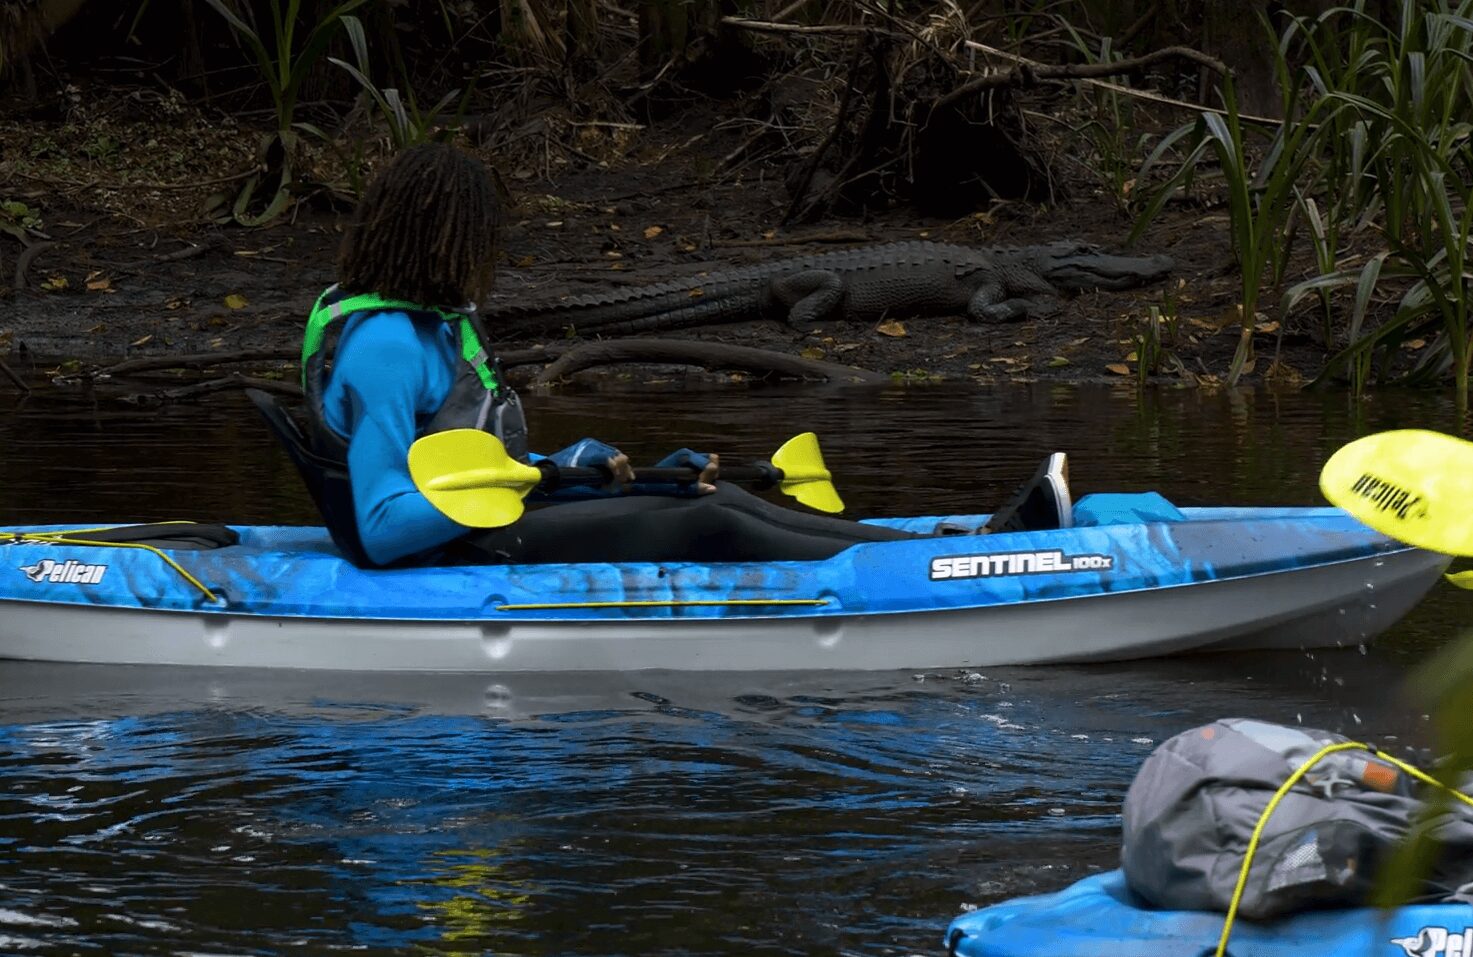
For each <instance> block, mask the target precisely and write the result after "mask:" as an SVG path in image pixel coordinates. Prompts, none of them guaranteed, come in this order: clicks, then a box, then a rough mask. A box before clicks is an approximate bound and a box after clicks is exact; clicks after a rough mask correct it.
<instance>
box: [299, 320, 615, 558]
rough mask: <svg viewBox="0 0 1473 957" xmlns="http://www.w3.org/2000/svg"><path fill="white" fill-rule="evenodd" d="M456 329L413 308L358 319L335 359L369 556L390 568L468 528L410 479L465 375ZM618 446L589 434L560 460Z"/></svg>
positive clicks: (334, 380)
mask: <svg viewBox="0 0 1473 957" xmlns="http://www.w3.org/2000/svg"><path fill="white" fill-rule="evenodd" d="M457 362H458V355H457V350H456V340H455V333H454V331H453V330H452V329H451V328H450V326H449V325H448V324H446V323H443V322H427V321H423V320H420V321H416V320H415V319H413V318H411V317H410V316H409V314H408V313H404V312H374V313H363V314H360V315H356V316H353V317H352V318H351V319H349V320H348V323H347V325H346V326H345V327H344V328H343V332H342V336H341V337H340V338H339V340H338V345H337V349H336V351H335V353H334V355H333V364H332V374H331V375H330V376H329V378H328V382H327V391H326V395H325V396H324V399H325V401H324V412H325V413H326V418H327V425H328V427H329V428H331V429H332V430H333V431H335V432H337V433H338V434H339V435H341V436H343V437H344V438H345V439H347V441H348V474H349V477H350V479H351V481H352V485H353V507H354V510H355V512H356V514H357V521H358V534H359V537H360V538H361V539H362V541H363V549H364V551H366V552H367V553H368V557H369V558H371V559H372V560H373V561H374V562H376V563H378V564H388V563H389V562H393V561H396V560H398V559H400V558H404V557H406V556H409V555H414V554H417V553H419V552H423V551H426V550H428V549H432V548H437V547H439V546H441V545H445V544H447V543H449V542H450V541H453V540H454V539H456V538H459V537H460V536H461V535H464V534H465V533H466V532H467V531H468V529H467V528H466V527H465V526H463V525H460V524H458V523H456V522H453V521H451V520H450V519H449V518H446V517H445V515H443V514H442V513H441V512H440V511H439V510H438V509H436V508H435V507H434V506H433V505H431V504H430V503H429V501H428V500H427V499H426V498H425V497H424V496H423V495H421V494H420V492H419V491H418V490H417V489H416V488H415V487H414V480H413V479H411V478H410V477H409V462H408V458H409V446H410V445H412V444H413V442H414V440H415V438H417V437H418V435H419V432H420V430H421V429H422V428H424V426H425V425H426V424H428V422H429V421H430V419H431V418H432V417H433V416H434V414H435V413H436V412H437V411H438V410H439V408H440V406H441V405H443V404H444V403H445V399H446V397H447V396H448V395H449V394H450V386H451V383H452V382H453V381H454V378H455V374H456V371H457V368H458V366H457ZM614 454H616V450H615V449H613V448H612V447H611V446H608V445H605V444H604V443H602V442H598V441H596V440H594V439H584V440H582V441H580V442H577V443H574V444H573V445H571V446H569V447H568V448H566V449H564V450H562V451H561V452H558V453H556V454H554V455H553V456H551V458H552V459H553V461H555V462H557V463H558V464H559V465H565V466H584V465H597V464H600V463H602V462H604V461H606V460H607V459H608V457H609V456H611V455H614Z"/></svg>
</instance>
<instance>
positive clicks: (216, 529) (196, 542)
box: [61, 522, 240, 551]
mask: <svg viewBox="0 0 1473 957" xmlns="http://www.w3.org/2000/svg"><path fill="white" fill-rule="evenodd" d="M61 534H62V535H63V536H72V537H74V538H76V539H77V540H79V541H84V542H103V543H107V544H119V545H152V546H153V547H154V548H168V549H179V550H184V551H208V550H209V549H212V548H227V547H229V546H231V545H237V544H239V543H240V534H239V533H238V532H236V530H235V529H233V528H231V527H229V526H228V525H218V524H214V523H205V522H155V523H153V524H148V525H118V526H116V527H114V528H98V529H90V530H86V529H84V530H82V531H77V532H62V533H61Z"/></svg>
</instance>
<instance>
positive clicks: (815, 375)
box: [532, 339, 890, 385]
mask: <svg viewBox="0 0 1473 957" xmlns="http://www.w3.org/2000/svg"><path fill="white" fill-rule="evenodd" d="M619 363H651V364H659V365H691V366H699V367H701V368H703V369H712V370H716V369H719V370H725V371H739V372H750V373H755V374H757V375H759V376H763V377H767V376H776V377H786V378H792V379H817V380H820V381H827V382H868V383H878V382H889V381H890V377H889V376H887V375H883V374H881V373H879V372H872V371H870V370H868V369H856V368H854V367H852V366H845V365H839V364H838V363H836V362H823V361H821V360H818V359H804V358H802V357H800V356H791V355H788V354H787V353H784V352H774V351H772V350H771V349H757V348H753V347H751V346H735V345H730V344H728V343H724V342H697V341H692V340H687V339H609V340H603V341H598V342H588V343H584V344H583V345H580V346H575V347H573V348H572V349H569V350H568V351H566V352H564V353H563V354H562V355H561V356H559V357H558V359H557V361H556V362H553V363H552V364H551V365H549V366H548V367H547V368H545V369H543V370H542V372H541V373H540V374H539V375H538V376H537V377H536V378H535V379H533V380H532V384H533V385H548V384H550V383H553V382H556V381H558V380H559V379H564V378H567V377H568V376H571V375H572V374H573V373H575V372H578V371H580V370H582V369H588V368H592V367H594V366H601V365H615V364H619Z"/></svg>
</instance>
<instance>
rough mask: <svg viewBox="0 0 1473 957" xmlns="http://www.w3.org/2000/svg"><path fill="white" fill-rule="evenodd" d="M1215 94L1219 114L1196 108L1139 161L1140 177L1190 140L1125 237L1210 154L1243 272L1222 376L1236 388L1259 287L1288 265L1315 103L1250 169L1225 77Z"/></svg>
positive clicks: (1272, 282)
mask: <svg viewBox="0 0 1473 957" xmlns="http://www.w3.org/2000/svg"><path fill="white" fill-rule="evenodd" d="M1222 94H1223V101H1224V103H1225V106H1226V110H1225V115H1224V114H1220V113H1215V112H1214V113H1202V114H1201V115H1200V116H1199V117H1198V118H1197V120H1196V121H1195V122H1194V123H1192V124H1189V125H1187V126H1183V127H1181V128H1179V129H1177V130H1175V131H1174V132H1172V133H1171V134H1169V135H1168V136H1166V137H1165V138H1164V139H1163V140H1162V141H1161V143H1160V144H1159V145H1158V146H1157V147H1156V149H1155V151H1154V152H1152V154H1151V155H1150V156H1149V157H1148V158H1147V159H1146V162H1145V164H1144V165H1143V166H1142V167H1141V172H1140V176H1141V178H1144V177H1145V176H1146V174H1147V173H1149V172H1150V170H1151V168H1152V167H1153V166H1154V165H1155V164H1156V163H1158V162H1160V161H1162V159H1163V158H1164V157H1165V156H1167V155H1168V153H1169V152H1170V150H1171V149H1172V148H1173V147H1174V146H1175V144H1176V143H1177V142H1179V141H1181V140H1183V139H1186V140H1188V142H1189V143H1190V148H1189V149H1188V152H1187V155H1186V158H1185V159H1184V160H1182V162H1181V164H1180V166H1179V167H1178V168H1177V170H1176V172H1175V173H1174V174H1173V175H1172V176H1171V177H1170V178H1169V179H1168V180H1167V181H1166V183H1165V184H1164V185H1163V186H1162V187H1161V188H1160V189H1159V190H1158V191H1157V192H1156V193H1155V195H1154V196H1153V197H1152V198H1151V199H1150V201H1149V202H1147V204H1146V207H1145V210H1144V211H1143V212H1142V214H1141V216H1140V218H1139V219H1138V220H1137V222H1136V226H1135V229H1134V230H1133V231H1132V233H1131V239H1132V241H1133V240H1135V239H1136V238H1138V237H1139V236H1140V234H1141V233H1142V232H1143V231H1144V230H1145V227H1146V225H1147V224H1148V223H1149V222H1150V220H1151V219H1153V218H1154V217H1155V216H1156V215H1157V214H1158V213H1159V212H1160V211H1161V208H1162V207H1163V206H1164V205H1165V204H1166V201H1167V200H1168V199H1169V198H1170V196H1171V194H1172V193H1174V192H1175V191H1176V190H1177V189H1180V188H1184V187H1186V186H1188V185H1189V184H1190V183H1191V181H1192V179H1193V177H1194V176H1195V175H1196V171H1197V166H1198V163H1199V162H1200V160H1201V159H1202V157H1203V156H1205V155H1206V154H1208V153H1211V154H1212V155H1213V156H1214V157H1215V158H1216V160H1217V164H1218V166H1219V168H1220V169H1221V170H1222V176H1223V179H1224V180H1225V182H1226V186H1227V195H1228V222H1229V235H1230V236H1231V239H1232V246H1233V255H1234V257H1235V258H1236V259H1237V261H1238V266H1239V270H1240V273H1241V276H1242V281H1241V284H1240V286H1239V300H1238V307H1237V308H1238V317H1239V321H1240V323H1241V326H1242V329H1241V332H1240V334H1239V338H1238V349H1237V352H1236V353H1235V354H1234V356H1233V363H1232V366H1231V368H1230V369H1229V371H1228V377H1227V384H1228V385H1235V384H1237V382H1238V379H1239V378H1240V377H1241V376H1242V374H1243V370H1244V368H1245V367H1246V366H1247V364H1248V361H1249V360H1250V359H1252V357H1253V327H1254V324H1255V323H1256V321H1257V320H1256V316H1257V311H1258V302H1259V298H1260V296H1261V295H1262V294H1263V293H1264V292H1265V291H1267V290H1270V289H1274V288H1276V287H1278V286H1279V284H1280V283H1281V282H1282V281H1283V278H1284V270H1285V268H1286V267H1287V266H1288V262H1289V252H1290V249H1291V248H1292V241H1291V240H1292V231H1291V223H1292V218H1293V215H1294V211H1295V208H1296V205H1297V203H1298V198H1299V193H1298V192H1297V191H1296V184H1297V183H1298V181H1299V179H1300V176H1301V174H1302V173H1303V171H1304V169H1305V167H1306V165H1307V164H1308V163H1309V162H1310V161H1311V159H1312V157H1313V146H1314V139H1315V131H1316V130H1317V127H1316V125H1315V123H1314V122H1313V118H1314V116H1315V115H1316V113H1317V112H1318V109H1319V105H1318V104H1316V105H1315V107H1314V108H1312V109H1311V111H1310V114H1309V118H1308V119H1307V120H1306V121H1305V122H1300V123H1284V124H1280V125H1279V126H1278V127H1277V128H1276V129H1275V130H1274V131H1273V132H1272V134H1271V135H1270V137H1269V138H1268V141H1267V142H1266V143H1264V144H1263V146H1262V149H1261V150H1259V151H1256V155H1257V156H1258V161H1257V169H1254V168H1253V162H1252V157H1253V155H1254V152H1250V149H1249V147H1248V143H1247V139H1248V135H1249V134H1248V130H1247V128H1246V127H1245V126H1244V124H1243V123H1242V120H1241V117H1240V116H1239V113H1238V104H1237V98H1236V96H1235V95H1234V92H1233V86H1232V83H1231V82H1230V81H1229V82H1227V83H1225V84H1224V85H1223V90H1222Z"/></svg>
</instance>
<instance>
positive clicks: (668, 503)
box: [302, 144, 1070, 565]
mask: <svg viewBox="0 0 1473 957" xmlns="http://www.w3.org/2000/svg"><path fill="white" fill-rule="evenodd" d="M499 215H500V210H499V202H498V199H497V194H496V190H495V187H494V183H493V181H492V178H491V175H490V173H489V172H488V170H487V169H486V167H485V166H484V165H483V164H482V163H481V162H480V161H479V160H477V159H476V158H474V157H472V156H470V155H469V154H467V153H464V152H462V151H461V150H458V149H456V148H454V147H450V146H446V145H443V144H426V145H422V146H416V147H413V148H411V149H408V150H406V151H404V152H403V153H401V154H399V155H398V156H397V157H396V158H395V159H394V160H393V161H392V162H391V163H390V164H389V165H388V167H387V168H385V170H384V171H383V172H382V173H381V174H380V175H379V176H378V177H377V178H376V179H375V180H374V181H373V183H372V184H371V185H370V186H369V188H368V190H367V191H366V193H365V194H364V196H363V199H362V201H361V202H360V203H359V205H358V208H357V210H356V212H355V215H354V218H353V221H352V223H351V225H350V226H349V227H348V229H347V232H346V234H345V235H344V237H343V241H342V245H341V248H340V250H339V255H338V262H337V272H338V283H337V284H336V285H335V286H333V287H331V288H329V289H328V290H327V291H326V292H324V293H323V294H322V296H321V297H320V298H319V299H318V301H317V304H316V305H315V307H314V308H313V311H312V315H311V318H310V319H309V320H308V325H307V331H306V335H305V338H304V342H303V351H302V370H303V388H304V391H305V394H306V400H307V412H308V420H309V426H310V432H311V435H312V436H313V443H312V444H313V446H314V449H313V451H314V453H315V454H316V455H317V456H318V457H319V459H321V460H323V461H328V462H337V463H340V464H341V466H342V467H344V468H345V469H346V473H347V476H348V481H347V483H346V485H347V486H348V488H347V490H342V491H339V492H336V493H333V492H330V493H329V494H330V495H332V494H336V495H339V496H342V495H350V497H351V502H335V503H333V502H330V503H327V504H328V505H335V506H336V507H324V508H323V511H324V515H325V517H327V518H328V521H329V524H330V525H331V524H332V521H333V516H334V515H337V516H342V515H350V516H352V521H353V522H354V524H355V525H356V527H355V528H354V529H351V530H349V531H351V532H352V533H353V534H351V535H349V536H348V537H349V538H351V539H356V540H357V541H358V542H361V546H362V547H361V551H362V553H363V554H362V556H360V558H362V559H366V561H367V563H369V564H372V565H389V564H395V563H423V564H434V563H513V564H538V563H548V562H580V561H583V562H587V561H616V562H638V561H650V562H670V561H692V562H729V561H800V560H812V559H822V558H827V557H829V556H831V555H833V554H835V553H837V552H839V551H841V550H843V549H845V548H848V547H850V546H851V545H855V544H859V543H862V542H877V541H894V540H897V539H905V538H915V537H924V536H918V535H915V534H913V533H910V532H903V531H899V530H896V529H891V528H885V527H879V526H873V525H865V524H861V523H857V522H850V521H846V520H844V519H839V518H833V517H830V516H826V515H815V514H809V513H805V512H798V511H796V510H793V509H788V508H783V507H781V506H777V505H774V504H771V503H769V502H767V501H765V500H763V499H761V498H758V497H757V496H755V495H752V494H751V493H749V492H747V491H745V490H743V489H741V488H738V487H736V486H734V485H732V484H729V483H718V481H717V479H718V476H719V469H718V460H717V456H715V455H703V454H700V453H696V452H693V451H691V450H689V449H682V450H680V451H679V452H676V453H674V454H673V455H671V456H670V457H668V458H667V459H666V460H665V461H663V462H661V463H659V464H660V465H662V466H689V467H690V468H691V469H692V470H693V471H698V472H699V473H700V478H699V481H698V482H695V483H687V484H684V485H682V486H671V487H669V488H668V490H656V491H668V494H626V492H627V491H628V488H629V483H630V481H631V480H632V478H633V472H632V470H631V469H630V467H629V461H628V459H627V457H625V456H624V455H623V454H622V453H620V452H619V451H618V450H617V449H615V448H613V447H612V446H610V445H607V444H605V443H603V442H600V441H598V440H596V439H592V438H588V439H583V440H582V441H580V442H577V443H574V444H573V445H572V446H569V447H568V448H566V449H563V450H562V451H560V452H557V453H555V454H554V455H552V456H551V458H552V460H553V461H554V462H555V463H557V464H558V465H559V466H564V467H586V466H595V467H599V468H602V469H604V470H605V471H606V472H607V473H608V475H609V477H610V483H609V485H608V486H606V487H605V488H604V489H602V490H600V491H599V492H598V493H596V494H598V495H600V496H601V497H595V498H589V497H588V495H589V493H588V492H587V491H586V490H584V491H582V492H574V493H570V494H569V495H563V494H562V493H554V494H553V495H552V496H550V498H551V499H554V500H557V499H562V498H569V497H573V496H578V497H580V499H581V500H578V501H552V502H548V503H547V504H544V505H543V506H542V507H540V508H534V509H530V510H529V511H528V512H527V513H526V514H525V515H523V516H522V518H520V519H519V520H518V521H517V522H516V523H515V524H513V525H511V526H508V527H506V528H499V529H491V530H483V529H471V528H467V527H465V526H462V525H459V524H457V523H456V522H454V521H452V520H451V519H449V518H447V517H446V516H445V515H443V514H441V513H440V512H439V511H438V510H437V509H436V508H435V507H434V506H433V505H431V504H430V502H429V501H428V500H427V499H426V498H425V497H424V495H422V494H421V493H420V492H419V491H418V490H417V489H416V488H415V485H414V482H413V480H412V479H411V478H410V474H409V467H408V461H407V459H408V453H409V447H410V445H411V444H413V442H414V441H415V439H417V438H419V437H421V436H423V435H427V434H429V433H432V432H440V431H444V430H448V429H457V428H474V429H484V430H486V431H489V432H491V433H493V434H495V435H496V436H497V437H498V438H500V439H501V440H502V442H503V443H504V444H505V445H506V448H507V451H508V453H509V454H510V455H512V456H513V457H514V458H518V459H522V460H524V461H528V460H535V459H536V458H538V456H536V455H534V454H533V453H532V452H531V451H530V449H529V447H528V444H527V430H526V424H525V420H524V418H523V415H522V408H521V403H520V400H519V399H518V398H517V395H516V393H515V392H513V391H512V390H511V389H510V388H509V387H508V386H507V384H506V383H505V381H504V379H503V377H502V375H501V371H500V368H499V366H498V364H497V363H496V362H495V360H494V359H493V358H492V357H491V355H490V353H489V351H488V343H489V340H488V337H487V335H486V331H485V329H484V328H483V325H482V323H481V320H480V318H479V316H478V315H477V313H476V303H478V302H480V301H481V300H482V299H483V298H484V297H485V296H486V295H487V294H488V293H489V291H490V289H491V285H492V281H493V274H494V262H495V256H496V252H497V232H498V229H499ZM334 337H335V339H336V342H335V344H334V343H333V342H332V341H331V340H332V339H333V338H334ZM339 484H340V485H342V484H343V483H339ZM641 491H645V492H647V491H649V490H647V489H641ZM542 498H543V499H544V501H545V500H546V499H547V498H549V496H542ZM319 504H322V503H321V502H319ZM339 520H340V521H341V520H342V519H339ZM1069 524H1070V498H1069V491H1068V484H1067V475H1066V462H1065V459H1064V455H1063V453H1054V454H1053V455H1051V456H1049V458H1048V459H1047V460H1046V461H1045V462H1044V464H1043V465H1042V466H1041V467H1040V469H1039V470H1038V473H1037V474H1036V475H1035V476H1034V477H1033V478H1032V479H1031V480H1030V481H1029V482H1028V483H1027V484H1026V485H1025V486H1024V487H1023V488H1022V489H1020V490H1019V492H1018V494H1017V495H1016V496H1014V498H1013V500H1012V501H1011V502H1010V503H1009V504H1008V505H1006V506H1005V507H1003V508H1001V509H999V510H998V511H997V513H996V514H995V515H994V516H993V518H992V519H991V520H990V521H989V522H988V527H987V528H986V529H984V530H983V531H1014V530H1021V529H1040V528H1058V527H1067V526H1068V525H1069ZM338 531H341V530H340V529H339V530H334V537H335V538H337V539H339V540H340V541H341V540H342V536H340V535H338ZM350 557H351V556H350Z"/></svg>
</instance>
